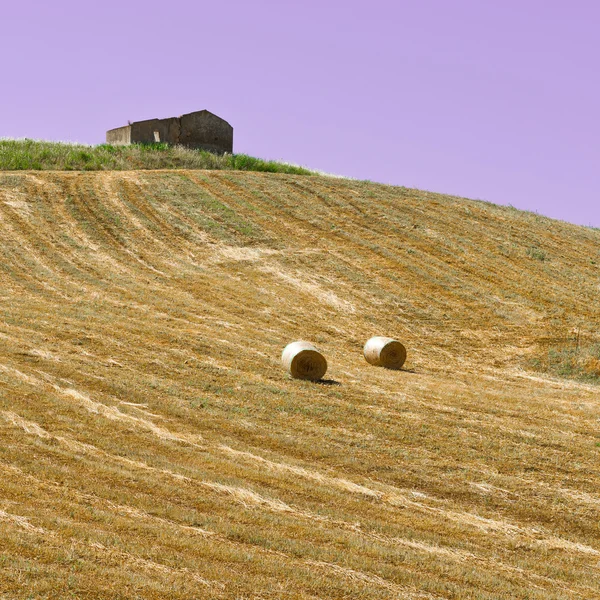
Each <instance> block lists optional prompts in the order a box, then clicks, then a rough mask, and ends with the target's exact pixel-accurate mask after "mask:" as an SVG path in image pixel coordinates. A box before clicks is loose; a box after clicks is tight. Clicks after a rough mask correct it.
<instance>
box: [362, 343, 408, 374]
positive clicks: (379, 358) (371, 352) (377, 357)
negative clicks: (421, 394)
mask: <svg viewBox="0 0 600 600" xmlns="http://www.w3.org/2000/svg"><path fill="white" fill-rule="evenodd" d="M363 354H364V355H365V359H366V361H367V362H368V363H369V364H371V365H375V366H376V367H385V368H386V369H400V368H401V367H402V365H403V364H404V361H405V360H406V348H405V347H404V346H403V345H402V344H401V343H400V342H398V341H397V340H394V339H392V338H389V337H382V336H375V337H372V338H371V339H369V340H367V343H366V344H365V347H364V348H363Z"/></svg>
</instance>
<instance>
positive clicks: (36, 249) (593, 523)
mask: <svg viewBox="0 0 600 600" xmlns="http://www.w3.org/2000/svg"><path fill="white" fill-rule="evenodd" d="M0 235H1V239H2V244H0V475H1V477H0V597H2V598H26V597H31V598H90V599H91V598H107V599H108V598H110V599H121V598H123V599H124V598H167V597H168V598H174V599H177V598H181V599H189V598H226V599H229V598H231V599H234V598H247V599H250V598H253V599H259V598H289V599H292V598H293V599H296V598H298V599H300V598H302V599H309V598H312V599H316V598H339V599H341V598H363V599H388V598H389V599H392V598H394V599H396V598H407V599H413V598H414V599H420V598H423V599H434V598H436V599H437V598H461V599H464V598H473V599H475V598H476V599H490V600H491V599H498V598H505V599H508V598H511V599H512V598H523V599H525V598H527V599H529V600H558V599H566V598H599V597H600V592H599V591H598V590H600V568H599V565H600V525H599V524H600V492H599V490H600V469H599V466H598V465H599V464H600V431H599V428H598V411H599V408H600V386H598V385H596V381H597V380H595V379H594V378H593V377H589V378H587V379H586V381H580V380H579V379H578V378H577V377H572V378H567V377H560V376H557V375H556V373H555V372H546V371H544V370H543V369H542V370H540V369H539V368H538V370H537V371H533V370H531V369H532V368H533V367H532V366H531V365H532V364H534V363H535V364H538V365H542V366H543V365H544V364H545V362H544V361H545V357H546V356H548V353H549V352H562V351H569V352H573V351H577V352H578V351H579V348H580V347H581V348H588V347H595V345H596V344H598V343H600V339H598V329H597V324H598V321H599V319H600V309H599V307H600V277H599V275H600V231H598V230H593V229H590V228H583V227H576V226H573V225H569V224H567V223H562V222H558V221H552V220H549V219H546V218H543V217H540V216H538V215H535V214H531V213H524V212H520V211H517V210H514V209H512V208H506V207H499V206H494V205H491V204H486V203H482V202H474V201H469V200H464V199H459V198H454V197H448V196H441V195H436V194H431V193H426V192H419V191H416V190H409V189H405V188H394V187H388V186H383V185H377V184H372V183H365V182H357V181H351V180H338V179H331V178H327V177H319V176H313V177H304V176H300V175H287V174H267V173H246V172H235V171H227V172H225V171H177V170H174V171H160V170H159V171H146V172H141V171H140V172H137V171H123V172H87V173H64V172H45V171H40V172H29V171H23V172H18V173H17V172H3V173H0ZM532 248H534V249H538V250H539V252H533V251H532V250H531V249H532ZM540 257H543V259H542V258H540ZM375 335H384V336H390V337H393V338H395V339H397V340H400V341H401V342H402V343H403V344H404V345H405V346H406V348H407V351H408V359H407V361H406V363H405V364H404V367H403V369H402V370H399V371H390V370H387V369H378V368H373V367H371V366H370V365H368V364H367V363H366V362H365V360H364V358H363V356H362V347H363V344H364V342H365V340H367V339H368V338H370V337H371V336H375ZM300 339H303V340H310V341H311V342H313V343H314V344H316V345H317V346H318V348H319V349H320V350H321V351H322V352H323V354H324V355H325V356H326V357H327V361H328V364H329V368H328V371H327V375H326V377H327V381H326V382H325V384H322V383H312V382H309V381H301V380H294V379H291V378H290V377H289V375H287V373H286V372H285V370H284V369H283V368H282V366H281V362H280V357H281V351H282V349H283V347H284V346H285V345H286V344H287V343H288V342H289V341H292V340H300ZM586 360H587V359H586ZM536 361H537V362H536ZM582 364H583V363H582ZM585 364H587V363H585ZM590 364H591V363H590ZM582 368H583V367H582ZM590 368H591V367H590Z"/></svg>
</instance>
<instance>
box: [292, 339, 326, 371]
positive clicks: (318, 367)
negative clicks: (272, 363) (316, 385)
mask: <svg viewBox="0 0 600 600" xmlns="http://www.w3.org/2000/svg"><path fill="white" fill-rule="evenodd" d="M281 362H282V363H283V366H284V367H285V368H286V369H287V370H288V372H289V374H290V375H291V376H292V377H294V378H295V379H310V380H311V381H317V380H318V379H322V377H323V375H325V373H326V372H327V361H326V360H325V357H324V356H323V355H322V354H321V353H320V352H319V351H318V350H317V349H316V348H315V347H314V346H313V345H312V344H310V343H309V342H292V343H291V344H288V345H287V346H286V347H285V348H284V349H283V353H282V355H281Z"/></svg>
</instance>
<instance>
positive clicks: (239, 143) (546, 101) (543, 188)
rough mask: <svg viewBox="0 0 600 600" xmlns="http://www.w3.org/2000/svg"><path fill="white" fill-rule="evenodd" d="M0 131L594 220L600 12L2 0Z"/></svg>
mask: <svg viewBox="0 0 600 600" xmlns="http://www.w3.org/2000/svg"><path fill="white" fill-rule="evenodd" d="M0 3H1V4H0V9H1V10H0V57H1V63H0V64H1V65H2V68H1V69H0V92H1V93H0V137H32V138H42V139H49V140H69V141H80V142H86V143H92V144H93V143H100V142H103V141H104V133H105V131H106V129H110V128H112V127H118V126H120V125H124V124H126V123H127V120H128V119H129V120H140V119H147V118H152V117H168V116H176V115H180V114H183V113H186V112H191V111H193V110H200V109H203V108H207V109H208V110H211V111H213V112H215V113H217V114H218V115H220V116H222V117H223V118H225V119H226V120H228V121H229V122H230V123H231V124H232V125H233V126H234V129H235V135H234V150H235V151H236V152H246V153H249V154H253V155H255V156H261V157H264V158H276V159H283V160H286V161H289V162H294V163H299V164H303V165H306V166H309V167H312V168H316V169H319V170H322V171H327V172H330V173H337V174H342V175H347V176H351V177H357V178H361V179H371V180H374V181H380V182H384V183H392V184H398V185H405V186H409V187H418V188H421V189H428V190H432V191H437V192H444V193H451V194H456V195H461V196H467V197H470V198H480V199H484V200H490V201H492V202H497V203H501V204H512V205H513V206H516V207H518V208H523V209H528V210H534V211H537V212H539V213H541V214H545V215H549V216H552V217H557V218H561V219H565V220H568V221H572V222H574V223H580V224H583V225H594V226H600V202H599V200H600V168H599V166H600V165H599V162H600V161H599V159H600V150H599V140H600V119H599V108H600V77H599V73H600V36H599V35H598V31H599V29H600V2H597V1H583V0H570V1H569V2H567V1H566V0H563V1H553V0H548V1H541V0H519V1H516V0H502V1H500V0H498V1H496V0H452V1H448V0H411V1H402V0H396V1H395V2H392V1H384V0H369V1H355V0H344V1H337V0H335V1H333V0H332V1H327V0H320V1H315V0H303V1H302V2H293V3H292V2H285V1H282V0H277V1H271V0H253V1H252V2H250V1H248V0H245V1H242V0H229V1H227V2H223V1H219V0H214V2H205V1H184V0H171V1H169V2H166V1H162V2H156V1H154V0H145V1H143V2H142V1H138V0H120V1H115V0H103V1H102V2H85V1H82V0H77V1H72V0H52V2H48V1H47V0H44V1H43V2H42V1H28V0H20V1H19V2H16V1H14V2H13V1H9V0H0Z"/></svg>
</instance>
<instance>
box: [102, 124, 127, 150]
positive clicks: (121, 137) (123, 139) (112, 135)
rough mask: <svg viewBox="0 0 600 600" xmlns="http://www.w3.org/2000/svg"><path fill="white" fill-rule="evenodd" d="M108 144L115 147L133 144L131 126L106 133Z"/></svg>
mask: <svg viewBox="0 0 600 600" xmlns="http://www.w3.org/2000/svg"><path fill="white" fill-rule="evenodd" d="M106 143H107V144H113V145H115V146H123V145H124V144H131V125H125V127H117V128H116V129H111V130H110V131H107V132H106Z"/></svg>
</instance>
